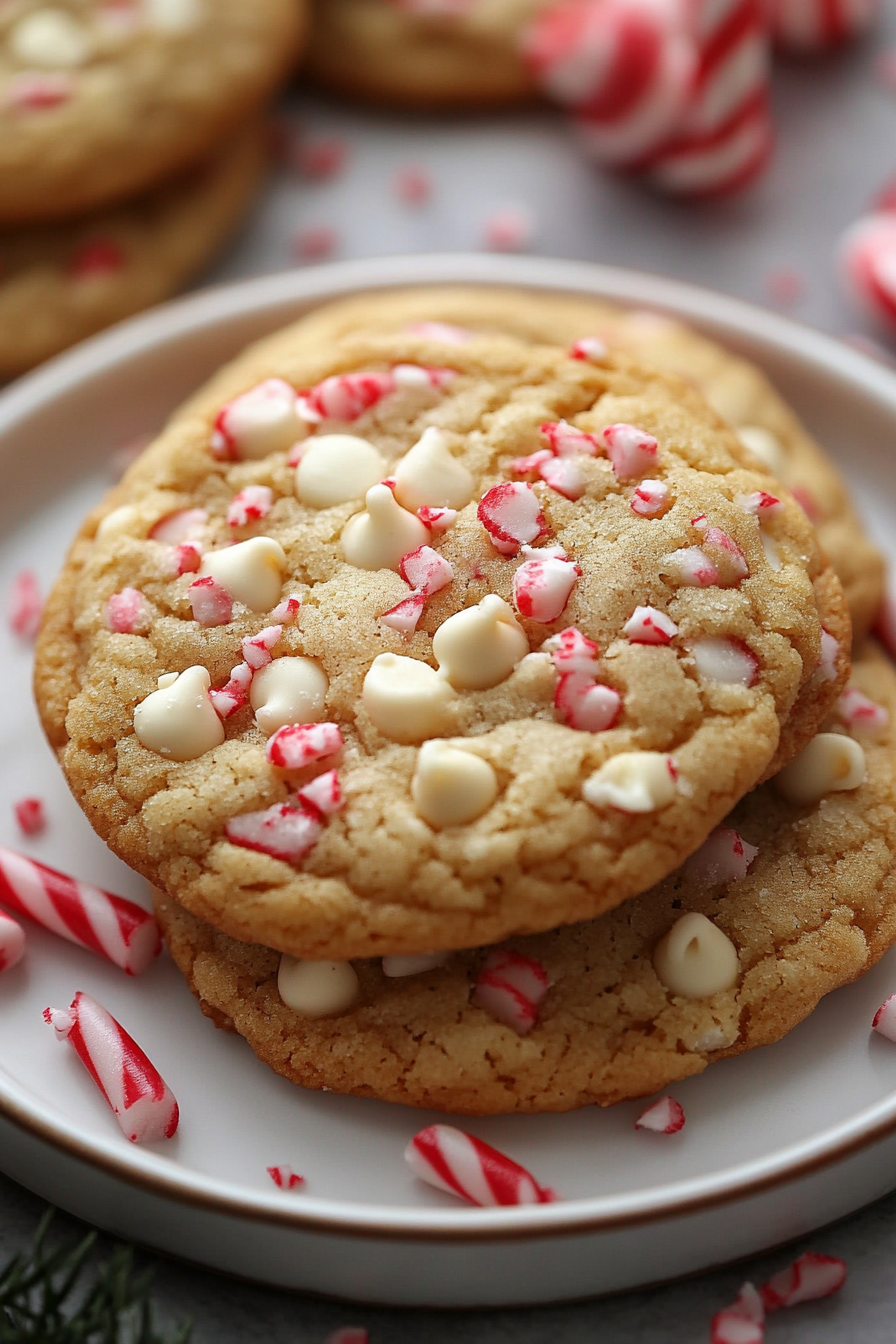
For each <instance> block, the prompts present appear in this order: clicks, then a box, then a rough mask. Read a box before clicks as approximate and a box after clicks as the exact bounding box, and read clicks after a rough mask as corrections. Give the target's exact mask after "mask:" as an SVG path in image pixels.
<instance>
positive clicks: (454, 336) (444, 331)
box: [405, 322, 473, 345]
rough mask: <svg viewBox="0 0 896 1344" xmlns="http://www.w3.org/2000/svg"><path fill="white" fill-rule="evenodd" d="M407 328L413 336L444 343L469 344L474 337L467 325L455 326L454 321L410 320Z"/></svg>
mask: <svg viewBox="0 0 896 1344" xmlns="http://www.w3.org/2000/svg"><path fill="white" fill-rule="evenodd" d="M405 330H407V331H409V332H410V333H411V335H412V336H422V337H423V338H424V339H425V340H428V341H441V342H442V343H443V344H444V345H467V344H468V343H469V342H470V341H471V340H472V339H473V334H472V332H470V331H468V330H467V328H466V327H458V326H455V324H454V323H453V322H409V323H408V325H407V327H406V328H405Z"/></svg>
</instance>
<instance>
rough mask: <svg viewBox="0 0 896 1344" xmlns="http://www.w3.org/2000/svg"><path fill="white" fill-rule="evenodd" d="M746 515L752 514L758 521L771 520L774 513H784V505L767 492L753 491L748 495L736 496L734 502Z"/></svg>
mask: <svg viewBox="0 0 896 1344" xmlns="http://www.w3.org/2000/svg"><path fill="white" fill-rule="evenodd" d="M736 502H737V503H738V504H739V505H740V507H741V508H742V509H743V510H744V511H745V512H746V513H753V514H755V515H756V517H757V518H758V519H759V520H760V522H761V521H762V520H763V519H764V518H771V517H773V516H774V515H775V514H776V513H783V512H784V504H783V502H782V501H781V500H780V499H778V497H777V495H770V494H769V493H768V491H767V490H754V491H753V492H752V493H751V494H749V495H738V496H737V501H736Z"/></svg>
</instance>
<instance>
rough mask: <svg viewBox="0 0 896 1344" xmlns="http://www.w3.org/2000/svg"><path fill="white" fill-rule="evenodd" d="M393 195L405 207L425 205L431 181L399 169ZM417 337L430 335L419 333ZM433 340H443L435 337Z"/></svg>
mask: <svg viewBox="0 0 896 1344" xmlns="http://www.w3.org/2000/svg"><path fill="white" fill-rule="evenodd" d="M395 194H396V196H397V197H398V199H399V200H400V201H404V203H405V205H425V204H426V202H427V201H428V200H429V198H430V196H431V195H432V179H431V178H430V176H429V174H428V173H427V172H426V170H425V169H423V168H414V167H411V168H401V169H400V170H399V171H398V173H396V175H395ZM425 325H426V324H425V323H422V322H419V323H417V324H416V326H417V327H418V328H419V327H422V326H425ZM430 325H432V326H440V325H442V324H441V323H431V324H430ZM417 334H419V335H427V334H430V335H431V334H432V333H426V332H419V331H418V333H417ZM434 339H435V340H441V339H444V338H443V337H440V336H435V337H434Z"/></svg>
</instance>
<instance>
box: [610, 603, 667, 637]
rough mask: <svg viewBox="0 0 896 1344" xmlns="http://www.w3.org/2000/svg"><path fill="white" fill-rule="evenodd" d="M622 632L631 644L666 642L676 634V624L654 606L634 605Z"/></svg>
mask: <svg viewBox="0 0 896 1344" xmlns="http://www.w3.org/2000/svg"><path fill="white" fill-rule="evenodd" d="M622 633H623V634H624V635H625V636H626V638H627V639H628V640H629V642H630V643H632V644H668V643H669V642H670V641H671V640H672V639H673V637H674V636H675V635H677V634H678V626H677V625H676V624H675V622H674V621H672V620H670V619H669V617H668V616H667V615H666V614H665V612H662V611H657V609H656V607H635V609H634V611H633V612H632V614H631V616H630V617H629V618H628V620H627V621H626V623H625V625H624V626H623V627H622Z"/></svg>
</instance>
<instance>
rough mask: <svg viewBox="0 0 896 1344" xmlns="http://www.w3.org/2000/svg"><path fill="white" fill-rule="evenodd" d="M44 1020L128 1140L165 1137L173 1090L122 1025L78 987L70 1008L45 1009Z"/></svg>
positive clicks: (173, 1108)
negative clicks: (93, 1085)
mask: <svg viewBox="0 0 896 1344" xmlns="http://www.w3.org/2000/svg"><path fill="white" fill-rule="evenodd" d="M44 1020H45V1021H46V1022H48V1023H49V1024H50V1026H51V1027H53V1028H54V1030H55V1032H56V1036H57V1037H58V1039H59V1040H60V1041H65V1040H67V1041H68V1043H69V1044H70V1045H71V1046H72V1048H73V1049H74V1051H75V1052H76V1054H77V1055H78V1058H79V1059H80V1060H81V1063H82V1064H83V1065H84V1067H85V1069H86V1070H87V1072H88V1073H89V1074H90V1076H91V1078H92V1079H93V1081H94V1082H95V1083H96V1085H97V1087H98V1088H99V1090H100V1091H101V1092H102V1094H103V1096H104V1097H105V1098H106V1101H107V1102H108V1103H109V1105H110V1107H111V1108H112V1110H113V1111H114V1112H115V1117H116V1119H117V1120H118V1123H119V1125H120V1126H121V1131H122V1133H123V1134H124V1136H125V1138H127V1139H130V1140H131V1142H132V1143H151V1142H153V1141H154V1140H156V1139H170V1138H171V1136H172V1134H173V1133H174V1132H175V1130H176V1129H177V1122H178V1118H179V1113H178V1109H177V1101H176V1100H175V1097H174V1093H173V1092H172V1091H171V1088H170V1087H169V1086H168V1084H167V1083H166V1082H165V1080H164V1078H163V1077H162V1075H161V1074H160V1073H159V1071H158V1070H157V1069H156V1068H155V1066H154V1065H153V1064H152V1063H151V1062H150V1060H149V1059H148V1058H147V1056H146V1055H145V1054H144V1053H143V1051H142V1050H141V1049H140V1046H139V1045H138V1044H137V1042H136V1041H135V1040H133V1038H132V1037H130V1036H129V1035H128V1033H127V1032H126V1031H125V1029H124V1027H122V1026H121V1025H120V1023H118V1022H116V1020H115V1018H114V1017H113V1016H112V1015H111V1013H108V1012H106V1009H105V1008H104V1007H103V1006H102V1004H99V1003H97V1002H96V1000H95V999H92V998H91V997H90V995H89V994H82V993H81V992H80V991H79V992H78V993H77V994H76V995H75V997H74V999H73V1000H72V1002H71V1006H70V1007H69V1008H45V1009H44Z"/></svg>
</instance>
